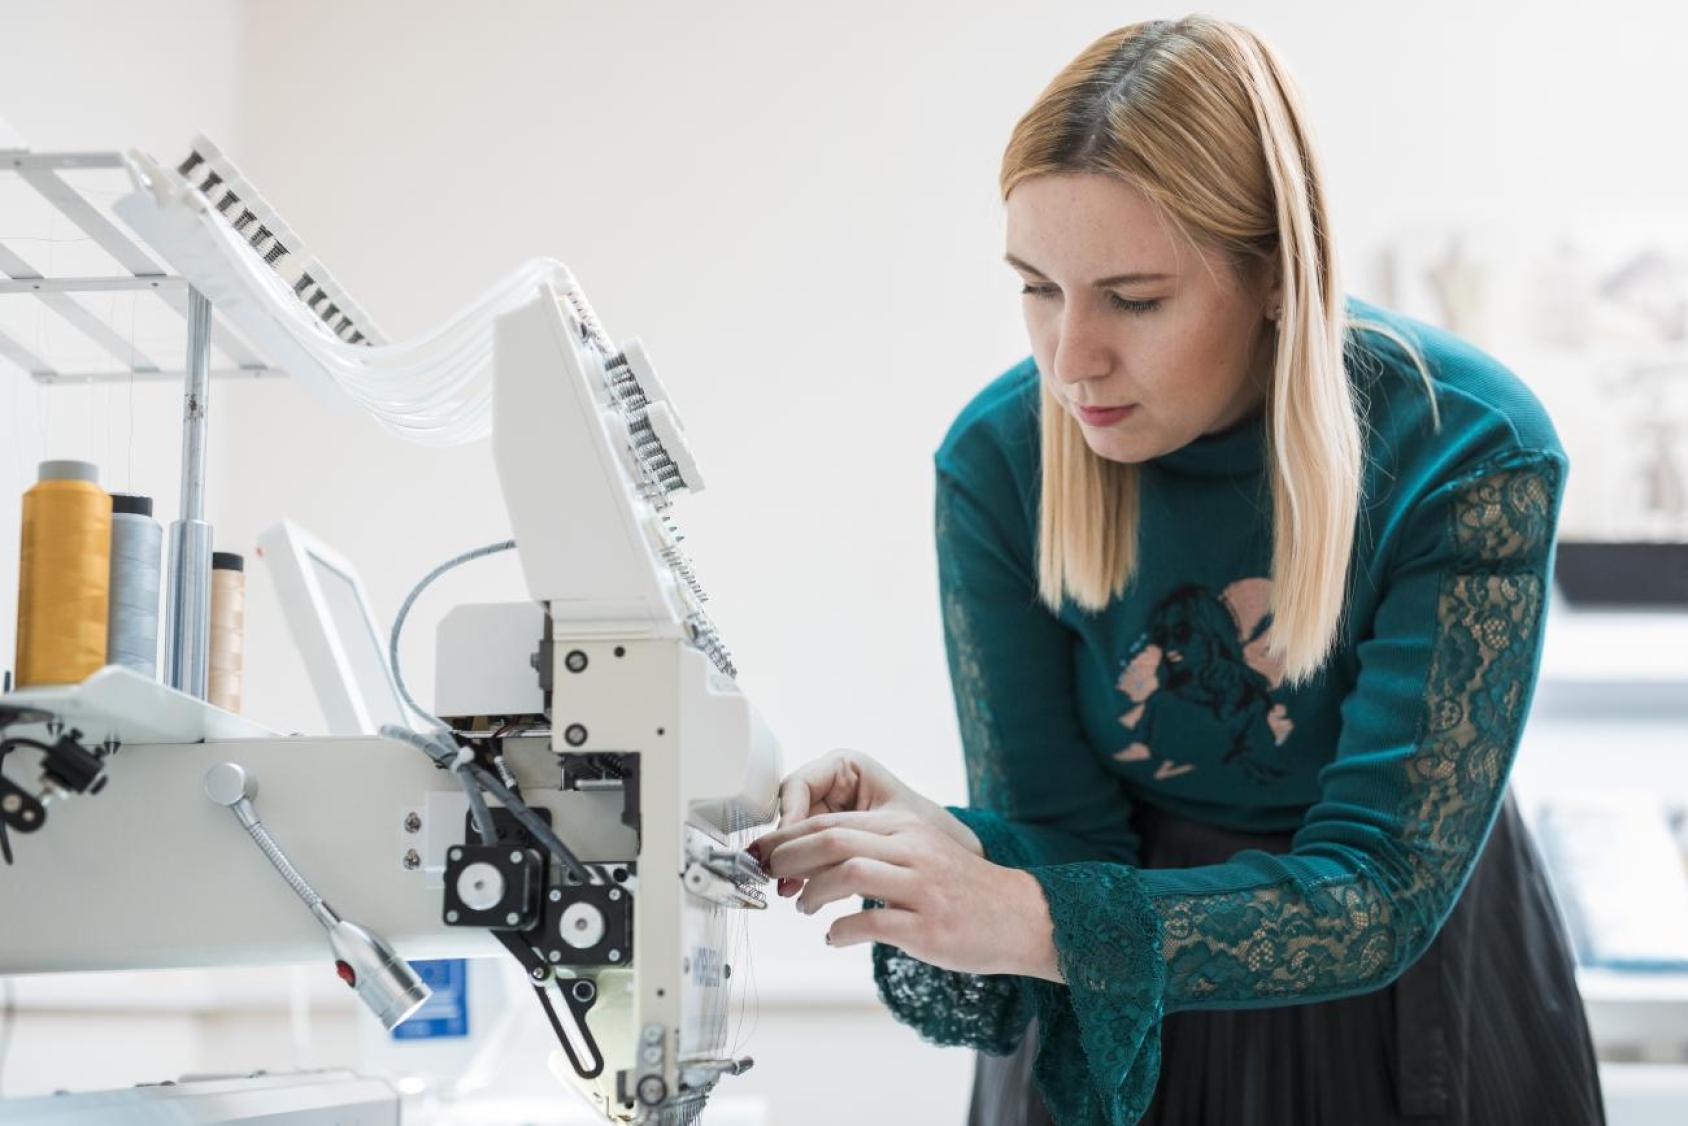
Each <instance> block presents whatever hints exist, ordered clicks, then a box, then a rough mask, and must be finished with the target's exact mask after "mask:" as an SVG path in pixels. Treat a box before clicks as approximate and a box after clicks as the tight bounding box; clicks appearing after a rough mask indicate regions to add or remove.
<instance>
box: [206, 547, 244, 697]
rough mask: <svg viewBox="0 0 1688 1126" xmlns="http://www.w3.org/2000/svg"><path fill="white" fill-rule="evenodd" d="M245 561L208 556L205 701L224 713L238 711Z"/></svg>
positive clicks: (219, 554)
mask: <svg viewBox="0 0 1688 1126" xmlns="http://www.w3.org/2000/svg"><path fill="white" fill-rule="evenodd" d="M245 633H246V560H245V559H244V558H243V557H241V556H240V555H237V554H235V553H234V552H232V551H213V552H212V553H211V659H210V665H209V669H208V670H207V675H206V685H205V688H206V691H205V698H206V699H207V700H209V701H210V702H211V703H212V704H214V705H216V706H217V707H219V708H222V709H223V710H224V711H230V712H238V711H240V674H241V666H242V663H243V657H244V654H245V647H246V641H245Z"/></svg>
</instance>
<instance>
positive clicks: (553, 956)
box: [545, 950, 563, 962]
mask: <svg viewBox="0 0 1688 1126" xmlns="http://www.w3.org/2000/svg"><path fill="white" fill-rule="evenodd" d="M545 956H546V957H547V958H549V959H550V960H551V961H553V962H560V961H562V960H563V952H562V951H561V950H553V951H551V952H550V953H549V954H547V955H545Z"/></svg>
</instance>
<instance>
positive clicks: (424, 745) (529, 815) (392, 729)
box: [381, 723, 592, 884]
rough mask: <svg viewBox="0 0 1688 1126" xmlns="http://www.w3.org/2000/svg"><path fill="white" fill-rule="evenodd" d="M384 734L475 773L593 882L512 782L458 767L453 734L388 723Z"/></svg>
mask: <svg viewBox="0 0 1688 1126" xmlns="http://www.w3.org/2000/svg"><path fill="white" fill-rule="evenodd" d="M381 734H382V735H383V736H384V737H385V738H388V739H393V740H396V741H398V742H400V743H406V744H409V745H410V746H412V747H415V748H416V749H417V750H419V751H421V752H422V753H423V754H425V755H427V756H428V757H429V758H431V759H433V760H434V762H436V763H437V764H439V765H440V766H442V767H444V768H445V769H447V770H453V771H458V772H459V773H461V774H464V775H467V776H469V777H472V778H473V779H474V780H475V782H476V783H478V784H479V785H480V787H481V789H483V790H485V791H486V792H487V793H489V794H491V795H492V796H493V797H495V798H497V799H498V800H499V801H500V802H502V803H503V805H504V808H505V809H507V810H509V811H510V815H511V816H512V817H514V818H515V819H516V820H517V821H519V822H521V825H522V827H523V828H525V829H526V830H527V831H528V832H530V833H532V834H533V835H534V837H535V838H536V839H537V840H538V841H539V843H540V844H542V845H544V846H545V848H546V851H548V852H550V853H551V855H553V856H555V857H556V858H557V859H558V860H560V861H562V864H563V867H565V868H567V869H568V870H569V874H570V875H572V876H574V877H575V879H577V880H579V881H580V882H581V883H583V884H589V883H591V882H592V877H591V874H590V873H589V872H587V870H586V866H585V865H584V864H582V863H581V862H580V858H579V857H578V856H576V855H575V854H574V852H573V851H572V850H571V849H570V848H569V846H568V845H566V844H564V843H563V842H562V839H561V838H560V837H558V836H557V834H556V833H554V832H552V831H551V826H549V825H547V824H546V823H545V822H544V821H542V820H540V818H539V815H538V814H536V813H534V812H533V810H531V809H529V808H528V807H527V803H526V802H524V801H522V799H521V798H519V797H517V796H516V795H515V794H513V793H511V792H510V788H509V787H508V786H506V785H505V784H504V783H503V782H500V781H499V780H498V779H497V778H495V777H493V776H492V775H491V774H490V773H489V772H488V771H487V770H486V768H485V767H483V766H481V765H480V764H479V763H475V762H469V763H466V764H464V765H463V766H462V767H458V765H457V751H456V750H455V745H454V744H452V743H449V742H448V740H449V739H450V738H451V734H450V732H443V733H442V734H438V735H435V736H433V737H429V736H428V735H424V734H423V733H421V732H420V731H412V730H411V729H410V728H408V727H400V726H399V725H398V724H396V723H388V724H383V725H382V727H381Z"/></svg>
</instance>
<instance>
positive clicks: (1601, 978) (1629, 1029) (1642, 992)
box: [1577, 967, 1688, 1056]
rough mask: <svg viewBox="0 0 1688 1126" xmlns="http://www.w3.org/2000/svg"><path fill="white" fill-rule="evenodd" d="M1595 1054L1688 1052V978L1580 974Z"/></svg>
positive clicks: (1680, 975)
mask: <svg viewBox="0 0 1688 1126" xmlns="http://www.w3.org/2000/svg"><path fill="white" fill-rule="evenodd" d="M1577 989H1578V991H1579V992H1581V994H1582V999H1583V1009H1584V1011H1585V1012H1586V1013H1587V1014H1588V1027H1589V1033H1590V1034H1591V1035H1592V1036H1593V1037H1594V1044H1595V1048H1596V1050H1598V1051H1599V1052H1600V1054H1601V1055H1603V1056H1604V1055H1607V1054H1609V1053H1610V1052H1611V1050H1612V1049H1614V1048H1620V1049H1637V1048H1639V1049H1645V1050H1647V1051H1650V1052H1655V1053H1657V1052H1666V1053H1671V1054H1678V1055H1679V1054H1681V1053H1683V1052H1688V973H1624V972H1620V971H1616V970H1600V969H1589V968H1587V967H1583V968H1579V969H1578V970H1577Z"/></svg>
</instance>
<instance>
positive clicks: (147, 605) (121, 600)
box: [106, 493, 164, 680]
mask: <svg viewBox="0 0 1688 1126" xmlns="http://www.w3.org/2000/svg"><path fill="white" fill-rule="evenodd" d="M163 543H164V529H163V528H161V527H159V524H158V521H156V520H154V519H153V518H152V498H151V497H143V496H137V495H134V494H132V493H113V494H112V495H111V609H110V616H109V617H108V619H107V622H106V663H107V664H111V665H126V666H127V667H129V668H131V669H134V670H135V671H136V672H138V673H140V674H141V675H143V676H146V677H149V678H151V679H154V680H156V679H157V678H158V593H159V590H160V588H161V587H162V586H163V551H162V547H163Z"/></svg>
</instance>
